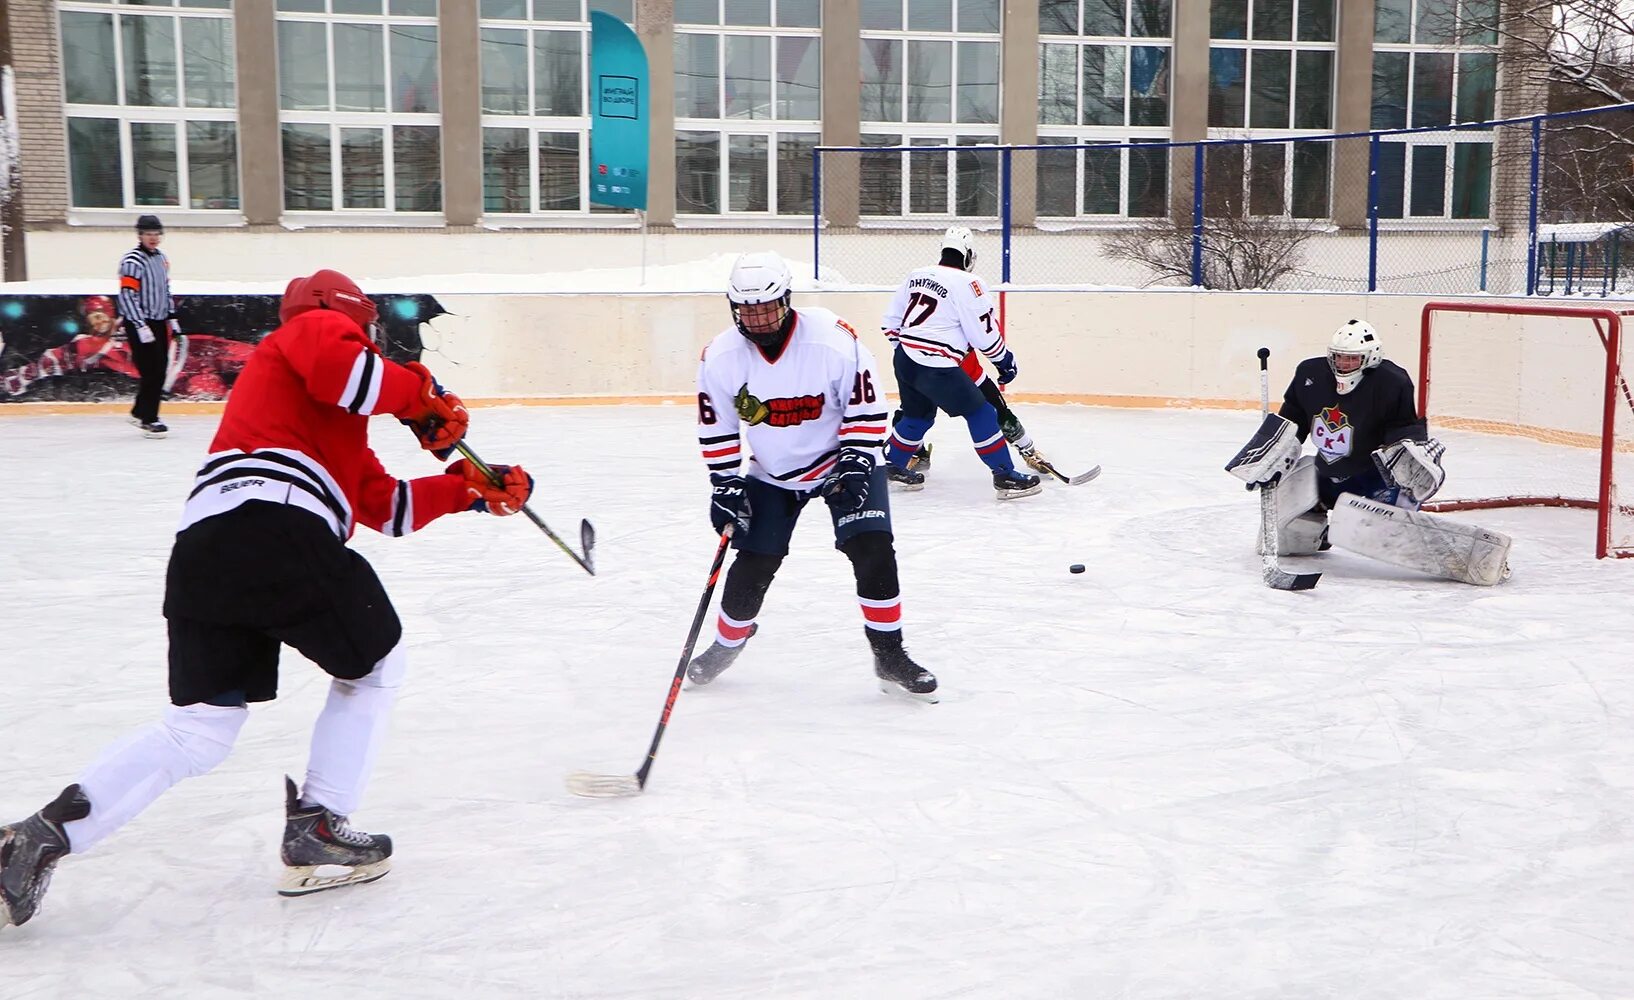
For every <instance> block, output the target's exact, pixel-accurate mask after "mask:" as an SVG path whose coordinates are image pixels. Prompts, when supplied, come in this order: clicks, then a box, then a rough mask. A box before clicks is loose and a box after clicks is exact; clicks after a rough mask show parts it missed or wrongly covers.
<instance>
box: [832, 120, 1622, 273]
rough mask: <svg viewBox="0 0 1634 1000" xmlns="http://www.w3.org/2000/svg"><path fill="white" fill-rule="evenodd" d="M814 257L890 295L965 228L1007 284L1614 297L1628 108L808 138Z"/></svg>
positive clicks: (984, 264) (987, 266) (985, 262)
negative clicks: (999, 136)
mask: <svg viewBox="0 0 1634 1000" xmlns="http://www.w3.org/2000/svg"><path fill="white" fill-rule="evenodd" d="M812 187H813V198H814V200H815V203H816V210H815V213H814V218H813V243H814V246H813V255H814V259H815V261H816V274H815V275H814V276H815V277H816V278H818V279H819V280H821V281H823V282H825V283H828V284H849V285H861V286H889V285H894V283H895V282H897V281H899V280H900V279H901V277H902V275H903V274H904V273H906V272H907V271H908V270H909V269H911V268H913V267H916V266H920V265H923V264H925V263H927V262H931V261H934V260H935V259H936V249H937V243H938V236H939V234H940V231H941V230H942V229H943V228H944V227H946V226H948V225H952V224H959V225H965V226H969V227H970V228H971V229H972V230H974V231H975V232H976V234H977V252H978V265H977V266H978V269H979V270H980V271H981V272H982V273H984V274H986V275H988V276H989V277H992V278H998V279H999V280H1002V281H1004V282H1007V283H1009V284H1012V285H1029V286H1086V287H1096V288H1146V287H1154V286H1176V287H1185V286H1193V287H1202V288H1215V289H1276V290H1316V291H1352V292H1356V291H1386V292H1414V293H1423V294H1436V295H1451V294H1468V293H1479V292H1490V293H1498V294H1542V295H1591V296H1592V295H1608V296H1609V295H1617V294H1629V293H1631V292H1634V105H1617V106H1613V107H1610V108H1603V109H1595V110H1592V111H1583V112H1570V113H1565V114H1559V115H1545V116H1537V117H1529V118H1522V119H1512V120H1505V121H1496V122H1484V123H1480V124H1475V125H1459V126H1452V127H1450V128H1438V129H1394V130H1385V131H1377V132H1367V133H1353V134H1345V135H1326V136H1299V135H1292V134H1290V135H1287V136H1282V137H1264V136H1255V137H1252V138H1240V139H1229V138H1228V139H1215V140H1210V141H1207V142H1192V143H1176V142H1165V141H1159V140H1151V141H1130V142H1107V143H1069V142H1061V143H1046V144H1039V145H1029V146H996V145H992V144H985V143H983V144H953V145H943V144H939V142H938V141H937V140H923V141H918V142H916V143H915V144H913V145H908V146H899V145H890V146H887V145H869V144H866V143H865V144H864V145H862V146H854V147H819V148H818V149H817V150H816V152H815V154H814V167H813V184H812Z"/></svg>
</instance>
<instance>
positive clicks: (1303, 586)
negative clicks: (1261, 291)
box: [1259, 347, 1322, 590]
mask: <svg viewBox="0 0 1634 1000" xmlns="http://www.w3.org/2000/svg"><path fill="white" fill-rule="evenodd" d="M1270 357H1271V349H1270V348H1269V347H1262V348H1260V349H1259V359H1260V416H1261V417H1262V418H1263V417H1265V416H1266V415H1267V414H1269V413H1270V412H1271V385H1270V377H1271V376H1270V373H1269V371H1268V370H1267V368H1268V365H1269V361H1270ZM1260 562H1261V566H1262V568H1263V570H1264V575H1265V585H1266V586H1267V587H1270V588H1272V589H1274V590H1310V589H1311V588H1312V587H1314V586H1316V581H1318V580H1320V579H1322V574H1321V573H1289V572H1287V571H1286V570H1284V569H1283V568H1282V567H1280V566H1278V565H1277V491H1276V490H1275V489H1274V488H1273V487H1272V486H1271V485H1270V484H1269V483H1267V484H1264V485H1261V486H1260Z"/></svg>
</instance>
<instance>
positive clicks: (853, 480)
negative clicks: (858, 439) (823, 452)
mask: <svg viewBox="0 0 1634 1000" xmlns="http://www.w3.org/2000/svg"><path fill="white" fill-rule="evenodd" d="M873 473H874V459H873V458H872V457H871V456H870V455H868V454H867V453H866V452H861V451H854V450H852V449H850V448H843V449H841V450H840V460H839V461H838V462H835V463H834V471H833V472H831V473H829V476H828V478H827V479H826V480H824V481H823V499H824V500H826V501H828V505H829V506H830V507H832V508H833V509H834V510H836V511H838V512H840V513H841V514H849V513H851V512H852V511H854V510H860V509H861V508H862V505H863V504H865V503H867V502H868V481H869V478H870V477H871V476H872V475H873Z"/></svg>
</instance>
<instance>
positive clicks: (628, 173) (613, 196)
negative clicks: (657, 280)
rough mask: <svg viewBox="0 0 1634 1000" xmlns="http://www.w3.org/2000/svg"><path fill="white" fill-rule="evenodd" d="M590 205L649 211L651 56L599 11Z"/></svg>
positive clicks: (593, 56)
mask: <svg viewBox="0 0 1634 1000" xmlns="http://www.w3.org/2000/svg"><path fill="white" fill-rule="evenodd" d="M590 202H591V204H594V205H611V206H613V207H615V208H636V209H641V210H643V211H645V210H646V208H647V52H646V50H645V49H643V48H642V47H641V39H639V38H637V37H636V34H635V32H634V31H631V30H630V26H629V25H627V24H625V23H624V22H623V21H620V20H619V19H618V18H616V17H614V16H613V15H611V14H605V13H602V12H601V11H599V10H596V11H591V12H590Z"/></svg>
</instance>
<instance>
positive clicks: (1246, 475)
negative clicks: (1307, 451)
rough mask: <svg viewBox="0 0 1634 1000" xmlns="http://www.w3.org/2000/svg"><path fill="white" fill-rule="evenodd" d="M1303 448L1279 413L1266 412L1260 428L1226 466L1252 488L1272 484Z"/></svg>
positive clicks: (1296, 434)
mask: <svg viewBox="0 0 1634 1000" xmlns="http://www.w3.org/2000/svg"><path fill="white" fill-rule="evenodd" d="M1303 450H1304V446H1303V445H1302V444H1301V443H1300V441H1299V433H1298V431H1296V430H1295V429H1294V425H1293V424H1292V423H1291V422H1289V421H1288V420H1287V419H1286V418H1285V417H1283V416H1282V415H1281V414H1277V413H1267V414H1266V415H1265V419H1264V420H1262V421H1261V422H1260V428H1259V430H1257V431H1255V432H1254V436H1253V437H1251V438H1249V439H1248V443H1247V444H1245V445H1243V446H1242V450H1241V451H1239V452H1237V454H1236V455H1234V456H1232V459H1231V461H1229V462H1227V463H1226V467H1225V468H1226V471H1227V472H1229V473H1231V474H1232V475H1233V476H1236V477H1237V478H1238V479H1241V480H1242V481H1243V482H1244V483H1247V484H1248V488H1249V489H1251V490H1253V489H1260V488H1263V487H1266V486H1275V485H1276V483H1277V480H1279V479H1281V478H1282V475H1283V473H1285V472H1288V471H1290V470H1291V469H1293V467H1294V463H1295V462H1297V461H1299V455H1300V452H1302V451H1303Z"/></svg>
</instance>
